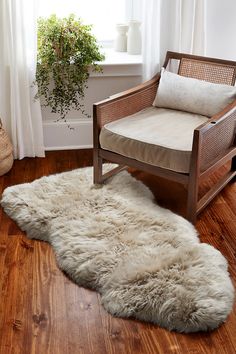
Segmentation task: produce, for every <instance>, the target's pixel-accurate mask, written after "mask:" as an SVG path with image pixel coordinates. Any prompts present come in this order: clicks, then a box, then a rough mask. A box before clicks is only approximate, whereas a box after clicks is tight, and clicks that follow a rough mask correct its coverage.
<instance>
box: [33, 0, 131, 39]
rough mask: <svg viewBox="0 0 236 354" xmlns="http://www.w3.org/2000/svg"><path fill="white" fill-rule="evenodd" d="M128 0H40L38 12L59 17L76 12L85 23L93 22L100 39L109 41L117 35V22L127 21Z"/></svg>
mask: <svg viewBox="0 0 236 354" xmlns="http://www.w3.org/2000/svg"><path fill="white" fill-rule="evenodd" d="M129 7H130V6H127V0H99V1H96V0H40V1H39V9H38V14H39V16H42V17H48V16H50V15H51V14H56V15H57V16H59V17H65V16H68V15H69V14H71V13H74V14H75V15H76V16H78V17H80V18H81V20H82V21H83V22H84V23H85V24H92V25H93V29H92V32H93V34H94V35H95V36H96V37H97V39H98V41H100V42H105V43H109V42H111V41H112V40H113V39H114V38H115V35H116V26H115V25H116V24H117V23H123V22H125V21H127V16H128V15H127V11H128V9H129Z"/></svg>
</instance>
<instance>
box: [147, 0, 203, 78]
mask: <svg viewBox="0 0 236 354" xmlns="http://www.w3.org/2000/svg"><path fill="white" fill-rule="evenodd" d="M142 14H143V19H142V28H143V48H142V53H143V80H148V79H150V78H151V77H152V76H153V75H154V74H155V73H156V72H157V71H158V70H159V69H160V67H161V66H162V65H163V62H164V58H165V54H166V51H167V50H171V51H176V52H184V53H190V54H196V55H204V54H205V0H143V11H142Z"/></svg>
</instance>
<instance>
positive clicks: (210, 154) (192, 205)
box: [93, 52, 236, 224]
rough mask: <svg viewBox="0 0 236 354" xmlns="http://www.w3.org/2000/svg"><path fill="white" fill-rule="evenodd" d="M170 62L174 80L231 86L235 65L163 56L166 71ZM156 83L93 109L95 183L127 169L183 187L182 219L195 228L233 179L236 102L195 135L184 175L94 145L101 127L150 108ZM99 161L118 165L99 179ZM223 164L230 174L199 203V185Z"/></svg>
mask: <svg viewBox="0 0 236 354" xmlns="http://www.w3.org/2000/svg"><path fill="white" fill-rule="evenodd" d="M171 62H172V63H173V62H175V63H177V64H178V74H179V75H182V76H185V77H191V78H196V79H199V80H205V81H208V82H212V83H218V84H227V85H232V86H233V85H234V84H235V77H236V62H233V61H226V60H220V59H213V58H207V57H200V56H193V55H188V54H181V53H175V52H167V55H166V59H165V62H164V68H168V67H169V66H170V64H171ZM159 80H160V74H157V75H156V76H155V77H154V78H153V79H151V80H150V81H147V82H145V83H143V84H141V85H139V86H137V87H135V88H133V89H130V90H127V91H124V92H122V93H119V94H117V95H113V96H111V97H109V98H108V99H105V100H104V101H102V102H99V103H95V104H94V116H93V119H94V122H93V139H94V150H93V156H94V183H96V184H101V183H103V182H104V181H105V179H107V178H108V177H110V176H112V175H113V174H114V173H117V172H119V171H120V170H122V169H124V168H125V167H126V166H130V167H134V168H137V169H140V170H143V171H146V172H149V173H151V174H154V175H158V176H160V177H163V178H166V179H169V180H173V181H176V182H179V183H182V184H184V185H186V186H187V192H188V197H187V213H186V218H187V219H188V220H189V221H191V222H192V223H193V224H194V223H195V222H196V217H197V215H198V213H200V212H201V211H202V210H203V208H205V207H206V206H207V204H208V203H209V202H210V201H211V200H212V199H213V198H214V197H215V196H216V195H217V194H218V193H219V192H220V191H221V190H222V189H223V188H224V187H225V186H226V184H227V183H228V182H229V181H230V180H231V179H232V178H233V177H234V176H235V175H236V139H235V127H236V100H234V101H233V102H232V103H231V104H229V105H227V106H226V107H225V108H224V109H223V110H222V111H221V112H219V113H217V114H216V115H214V116H213V117H211V118H209V119H208V120H207V122H205V123H203V124H201V125H200V126H199V127H197V128H196V129H195V130H194V133H193V144H192V152H191V157H190V167H189V173H179V172H176V171H172V170H168V169H164V168H161V167H158V166H153V165H150V164H148V163H144V162H141V161H138V160H136V159H134V158H130V157H126V156H123V155H120V154H117V153H114V152H112V151H108V150H105V149H102V148H101V145H100V142H99V135H100V132H101V129H102V127H103V126H104V125H106V124H108V123H110V122H113V121H116V120H118V119H121V118H123V117H126V116H129V115H132V114H134V113H136V112H139V111H141V110H143V109H144V108H147V107H149V106H152V103H153V101H154V98H155V95H156V92H157V89H158V84H159ZM103 160H108V161H111V162H114V163H117V164H118V167H116V168H114V169H113V170H112V171H110V172H108V173H105V174H103V173H102V164H103ZM228 161H231V170H230V171H229V172H228V173H227V174H226V175H225V176H224V177H223V178H222V179H221V180H220V181H218V182H217V183H216V184H215V185H214V186H213V187H212V188H211V189H210V190H209V191H208V192H207V193H206V194H205V195H204V196H203V197H202V198H201V199H199V198H198V190H199V184H200V183H201V182H202V181H203V180H204V179H206V178H208V177H209V176H210V175H211V174H212V173H213V172H215V171H216V170H217V169H219V168H220V167H221V166H222V165H224V164H225V163H226V162H228Z"/></svg>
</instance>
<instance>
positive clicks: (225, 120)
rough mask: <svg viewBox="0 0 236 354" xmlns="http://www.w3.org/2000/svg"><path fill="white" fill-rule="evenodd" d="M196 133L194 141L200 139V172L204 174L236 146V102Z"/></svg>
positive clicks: (199, 128)
mask: <svg viewBox="0 0 236 354" xmlns="http://www.w3.org/2000/svg"><path fill="white" fill-rule="evenodd" d="M195 131H196V134H194V139H195V138H196V139H197V138H198V139H199V142H198V146H199V152H198V153H199V155H198V156H199V170H200V172H203V171H205V170H206V169H208V168H209V167H210V166H212V165H213V164H214V163H215V162H216V161H217V159H218V158H219V157H221V158H222V156H224V154H227V153H228V152H229V151H230V149H233V148H234V146H235V143H236V141H235V132H236V100H234V101H233V102H232V103H231V104H229V105H227V106H226V107H225V108H224V109H223V110H222V111H221V112H220V113H217V114H215V115H214V116H213V117H211V118H209V120H208V121H207V122H206V123H204V124H202V125H201V126H200V127H198V128H197V129H195ZM194 133H195V132H194Z"/></svg>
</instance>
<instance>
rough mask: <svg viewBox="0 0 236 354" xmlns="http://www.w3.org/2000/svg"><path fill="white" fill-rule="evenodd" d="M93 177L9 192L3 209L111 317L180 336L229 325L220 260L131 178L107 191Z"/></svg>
mask: <svg viewBox="0 0 236 354" xmlns="http://www.w3.org/2000/svg"><path fill="white" fill-rule="evenodd" d="M105 168H106V169H109V168H111V166H109V165H107V166H106V167H105ZM92 173H93V171H92V168H91V167H90V168H83V169H77V170H74V171H71V172H65V173H61V174H57V175H52V176H49V177H43V178H40V179H38V180H36V181H34V182H33V183H26V184H21V185H16V186H13V187H9V188H7V189H6V190H5V191H4V193H3V196H2V201H1V204H2V206H3V208H4V210H5V212H6V213H7V214H8V215H9V216H10V217H11V218H12V219H14V220H15V221H16V222H17V223H18V225H19V226H20V227H21V229H22V230H24V231H26V233H27V236H28V237H29V238H34V239H39V240H44V241H47V242H49V243H50V244H51V245H52V247H53V249H54V251H55V254H56V257H57V261H58V265H59V267H60V268H61V269H62V270H63V271H65V272H66V273H67V274H68V275H69V277H70V278H71V279H73V280H74V281H75V282H76V283H77V284H78V285H81V286H84V287H88V288H91V289H95V290H97V291H98V292H99V293H100V294H101V298H102V304H103V306H104V307H105V309H106V310H107V311H108V312H110V313H111V314H112V315H114V316H120V317H133V318H136V319H139V320H142V321H149V322H152V323H156V324H158V325H159V326H162V327H165V328H167V329H169V330H176V331H179V332H196V331H202V330H203V331H206V330H210V329H214V328H216V327H218V326H219V325H220V324H221V323H222V322H224V321H225V320H226V317H227V315H228V314H229V312H230V311H231V308H232V304H233V298H234V289H233V286H232V283H231V280H230V278H229V274H228V272H227V261H226V260H225V258H224V257H223V256H222V255H221V253H220V252H219V251H217V250H216V249H215V248H213V247H212V246H210V245H208V244H204V243H200V242H199V239H198V236H197V232H196V230H195V228H194V227H193V226H192V225H191V224H190V223H189V222H188V221H186V220H185V219H183V218H182V217H180V216H178V215H175V214H173V213H172V212H171V211H169V210H166V209H163V208H160V207H159V206H158V205H156V203H155V201H154V197H153V195H152V193H151V191H150V190H149V189H148V188H147V187H146V186H144V185H143V184H142V183H141V182H140V181H137V180H135V179H134V178H133V177H132V176H131V175H130V174H129V173H128V172H126V171H124V172H121V173H119V174H118V175H116V176H115V177H113V178H110V179H109V180H108V182H107V183H106V184H105V185H103V186H102V187H101V186H94V185H93V183H92Z"/></svg>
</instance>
